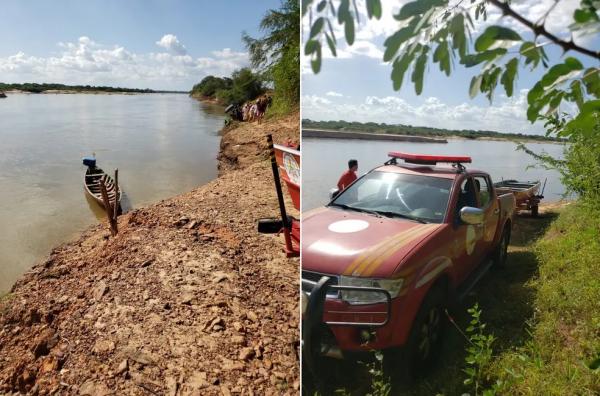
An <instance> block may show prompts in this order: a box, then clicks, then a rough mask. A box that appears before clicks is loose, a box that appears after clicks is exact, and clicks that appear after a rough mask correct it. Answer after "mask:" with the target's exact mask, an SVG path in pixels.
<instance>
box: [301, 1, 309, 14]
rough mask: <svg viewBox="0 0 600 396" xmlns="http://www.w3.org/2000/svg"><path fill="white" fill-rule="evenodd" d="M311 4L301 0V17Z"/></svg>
mask: <svg viewBox="0 0 600 396" xmlns="http://www.w3.org/2000/svg"><path fill="white" fill-rule="evenodd" d="M311 4H312V0H302V5H301V6H302V16H304V15H305V14H306V12H307V11H308V6H310V5H311Z"/></svg>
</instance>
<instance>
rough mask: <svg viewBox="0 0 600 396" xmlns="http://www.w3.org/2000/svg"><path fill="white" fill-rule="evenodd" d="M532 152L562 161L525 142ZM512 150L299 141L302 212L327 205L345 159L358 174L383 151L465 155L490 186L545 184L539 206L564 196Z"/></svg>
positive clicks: (551, 177)
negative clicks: (504, 182) (486, 175)
mask: <svg viewBox="0 0 600 396" xmlns="http://www.w3.org/2000/svg"><path fill="white" fill-rule="evenodd" d="M526 146H527V147H528V148H529V149H531V150H533V151H534V152H542V151H545V152H546V153H548V154H550V155H552V156H554V157H555V158H562V154H563V149H564V146H563V145H560V144H551V143H527V144H526ZM516 147H517V145H516V144H515V143H513V142H508V141H495V140H466V139H451V140H448V143H412V142H387V141H367V140H354V139H347V140H342V139H319V138H306V139H302V211H307V210H310V209H313V208H316V207H318V206H321V205H323V204H326V203H327V202H328V194H329V190H330V189H331V188H332V187H335V185H336V183H337V181H338V178H339V177H340V175H341V174H342V172H344V171H345V170H346V169H347V168H348V165H347V163H348V160H349V159H351V158H355V159H357V160H358V166H359V170H358V174H359V175H361V174H364V173H366V172H368V171H369V170H371V169H373V168H374V167H376V166H380V165H382V164H383V162H385V161H386V160H388V159H389V158H388V157H387V153H388V152H389V151H403V152H408V153H419V154H447V155H451V154H454V155H469V156H471V157H472V159H473V163H472V164H470V165H467V167H473V168H475V169H480V170H483V171H485V172H488V173H489V174H490V175H491V177H492V180H493V181H500V180H502V179H503V178H504V179H519V180H541V181H542V183H543V182H544V180H546V179H547V183H546V189H545V192H544V196H545V199H544V200H545V201H549V202H552V201H558V200H560V199H561V198H562V195H563V194H564V192H565V188H564V186H563V185H562V184H561V182H560V175H559V174H558V172H556V171H552V170H546V169H543V168H540V167H535V168H532V167H530V166H531V165H535V164H536V161H535V160H534V159H533V158H532V157H531V156H529V155H528V154H527V153H525V152H523V151H516Z"/></svg>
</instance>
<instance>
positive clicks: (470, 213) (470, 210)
mask: <svg viewBox="0 0 600 396" xmlns="http://www.w3.org/2000/svg"><path fill="white" fill-rule="evenodd" d="M460 219H461V220H462V222H463V223H466V224H473V225H477V224H483V220H484V212H483V210H481V209H479V208H474V207H472V206H465V207H464V208H462V209H461V210H460Z"/></svg>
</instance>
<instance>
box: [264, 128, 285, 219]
mask: <svg viewBox="0 0 600 396" xmlns="http://www.w3.org/2000/svg"><path fill="white" fill-rule="evenodd" d="M267 143H268V144H269V155H270V156H271V169H272V170H273V178H274V179H275V190H277V200H278V201H279V211H280V212H281V222H282V223H283V228H285V229H286V230H288V231H289V229H290V223H289V222H288V217H287V213H286V211H285V202H284V201H283V191H282V189H281V179H279V168H278V166H277V159H276V158H275V148H274V147H273V136H271V134H269V135H267Z"/></svg>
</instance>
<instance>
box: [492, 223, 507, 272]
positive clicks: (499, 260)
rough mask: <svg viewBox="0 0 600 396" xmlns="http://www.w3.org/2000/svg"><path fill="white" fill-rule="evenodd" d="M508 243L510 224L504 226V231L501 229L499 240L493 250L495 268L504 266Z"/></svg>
mask: <svg viewBox="0 0 600 396" xmlns="http://www.w3.org/2000/svg"><path fill="white" fill-rule="evenodd" d="M509 244H510V226H508V225H506V226H504V231H502V236H501V237H500V242H499V243H498V247H496V250H495V252H494V266H496V267H497V268H499V267H504V264H505V263H506V257H507V256H508V245H509Z"/></svg>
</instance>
